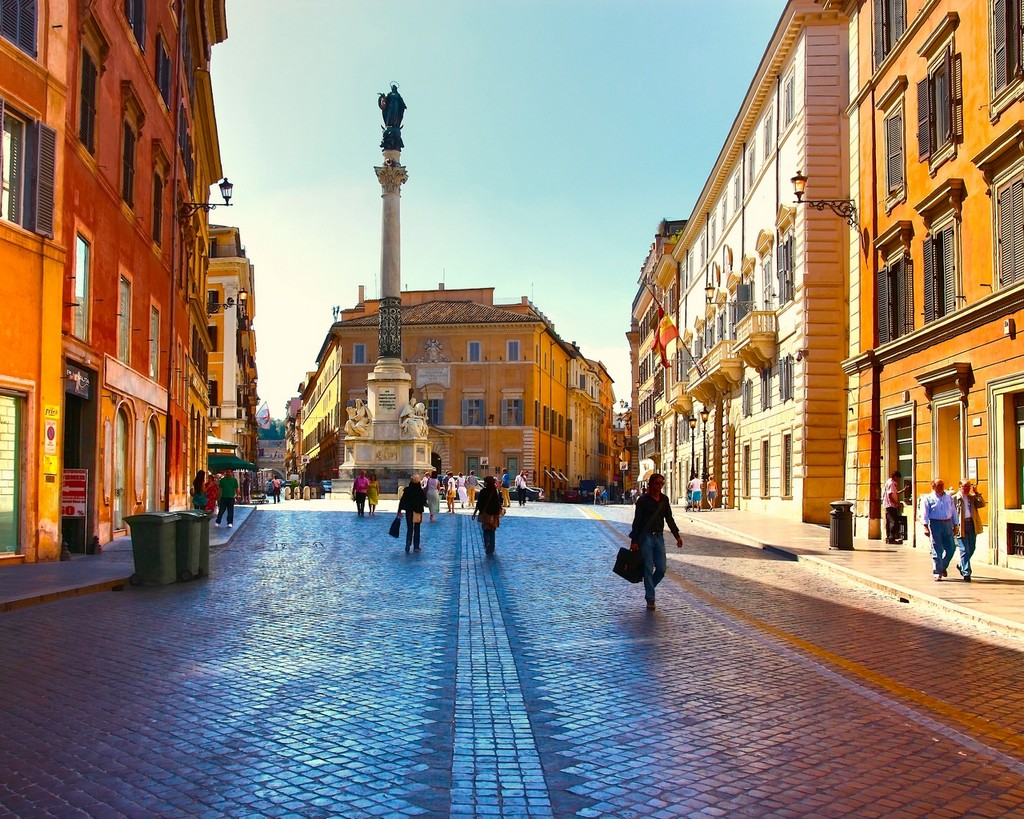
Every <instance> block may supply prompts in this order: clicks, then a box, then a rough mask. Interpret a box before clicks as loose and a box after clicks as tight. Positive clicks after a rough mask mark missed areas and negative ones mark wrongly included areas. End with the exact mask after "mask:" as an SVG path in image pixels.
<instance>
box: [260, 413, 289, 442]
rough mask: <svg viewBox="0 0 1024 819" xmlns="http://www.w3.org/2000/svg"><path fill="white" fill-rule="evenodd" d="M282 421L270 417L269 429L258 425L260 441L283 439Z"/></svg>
mask: <svg viewBox="0 0 1024 819" xmlns="http://www.w3.org/2000/svg"><path fill="white" fill-rule="evenodd" d="M284 430H285V426H284V421H279V420H278V419H276V418H273V419H271V421H270V429H263V428H262V427H260V440H261V441H283V440H284Z"/></svg>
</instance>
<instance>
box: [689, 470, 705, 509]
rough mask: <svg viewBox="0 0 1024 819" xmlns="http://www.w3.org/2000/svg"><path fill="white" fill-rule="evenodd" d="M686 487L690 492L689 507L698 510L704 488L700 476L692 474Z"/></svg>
mask: <svg viewBox="0 0 1024 819" xmlns="http://www.w3.org/2000/svg"><path fill="white" fill-rule="evenodd" d="M687 489H688V490H689V492H690V509H691V510H696V511H697V512H699V511H700V504H701V500H702V498H703V489H704V485H703V484H702V483H701V480H700V478H698V477H697V476H696V475H694V476H693V478H691V479H690V483H689V486H688V487H687Z"/></svg>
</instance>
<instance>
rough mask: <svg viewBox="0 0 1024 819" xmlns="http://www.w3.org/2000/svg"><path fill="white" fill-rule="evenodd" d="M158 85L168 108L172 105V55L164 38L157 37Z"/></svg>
mask: <svg viewBox="0 0 1024 819" xmlns="http://www.w3.org/2000/svg"><path fill="white" fill-rule="evenodd" d="M155 70H156V87H157V88H159V89H160V97H161V98H162V99H163V101H164V105H166V106H167V108H168V110H170V107H171V57H170V55H169V54H168V53H167V47H166V46H165V45H164V38H163V37H161V36H159V35H157V38H156V65H155Z"/></svg>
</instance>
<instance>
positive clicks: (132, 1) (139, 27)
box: [124, 0, 146, 51]
mask: <svg viewBox="0 0 1024 819" xmlns="http://www.w3.org/2000/svg"><path fill="white" fill-rule="evenodd" d="M124 16H125V19H127V20H128V26H129V27H130V28H131V30H132V33H133V34H134V35H135V42H137V43H138V44H139V48H140V49H142V51H145V50H146V0H124Z"/></svg>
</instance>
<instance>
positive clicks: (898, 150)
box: [885, 110, 903, 194]
mask: <svg viewBox="0 0 1024 819" xmlns="http://www.w3.org/2000/svg"><path fill="white" fill-rule="evenodd" d="M885 156H886V162H885V186H886V190H887V191H888V192H889V193H890V194H892V193H899V192H901V191H902V190H903V111H902V110H899V111H897V112H896V113H895V114H893V115H892V116H890V117H889V118H888V119H886V120H885Z"/></svg>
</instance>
